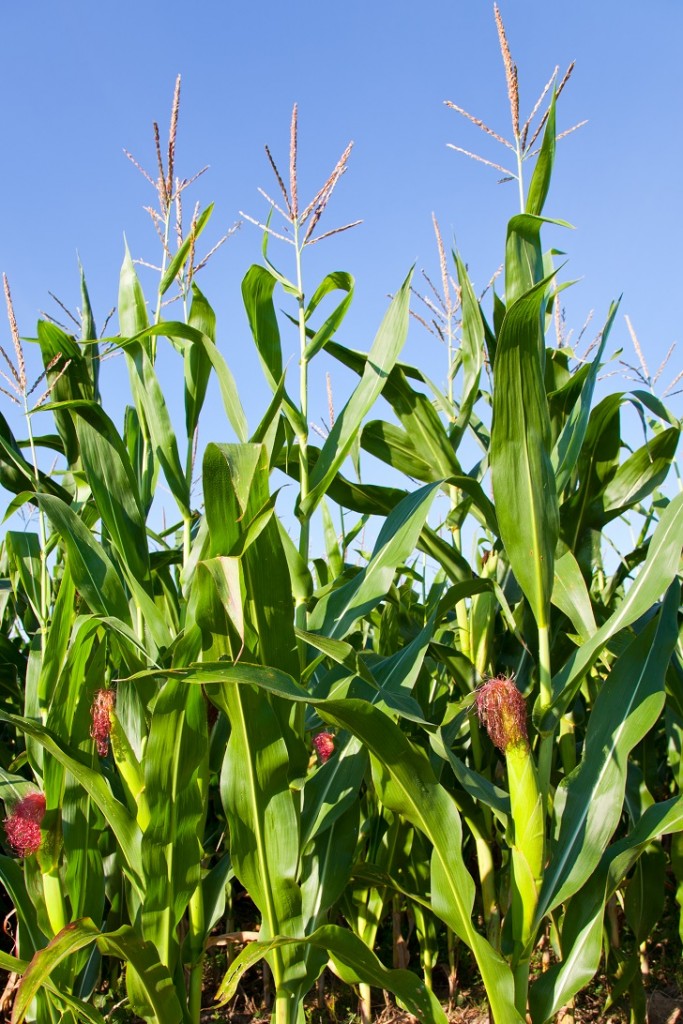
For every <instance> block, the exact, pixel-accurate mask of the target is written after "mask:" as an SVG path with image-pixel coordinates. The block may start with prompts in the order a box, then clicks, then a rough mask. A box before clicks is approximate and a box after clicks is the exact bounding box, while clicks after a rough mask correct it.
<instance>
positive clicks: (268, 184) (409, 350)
mask: <svg viewBox="0 0 683 1024" xmlns="http://www.w3.org/2000/svg"><path fill="white" fill-rule="evenodd" d="M492 6H493V5H492V3H489V2H488V0H486V2H484V0H451V2H448V3H447V2H441V0H422V2H421V3H420V4H414V3H407V2H403V0H398V2H396V0H395V2H392V3H389V2H385V0H365V2H359V0H348V2H347V3H345V4H343V5H341V4H337V5H325V4H321V3H319V2H316V3H313V2H310V0H291V2H290V3H289V5H284V4H281V3H278V4H275V3H273V2H271V0H264V2H262V3H261V4H258V5H256V4H253V5H251V4H247V3H240V4H236V3H232V2H229V0H226V2H224V3H218V2H196V3H195V4H193V5H189V4H181V3H179V2H177V0H166V2H165V3H163V4H160V3H156V2H148V0H137V2H131V0H118V2H116V3H113V2H108V0H101V2H99V3H93V2H84V0H72V2H66V0H61V2H59V0H52V2H47V0H32V2H30V3H29V2H27V3H7V4H4V5H3V8H2V13H1V14H0V26H1V28H2V38H3V41H4V46H3V55H2V62H1V63H0V82H1V87H2V94H3V97H4V102H3V104H2V108H1V112H0V118H1V119H2V136H3V140H4V155H3V161H2V188H1V189H0V224H1V225H2V231H1V232H0V271H4V272H5V273H7V275H8V277H9V280H10V284H11V288H12V293H13V297H14V301H15V307H16V311H17V316H18V320H19V326H20V330H21V332H22V333H23V334H26V335H32V334H33V333H34V330H35V321H36V318H37V316H38V313H39V310H41V309H47V310H48V311H50V312H54V313H57V312H58V311H57V310H56V307H55V306H54V305H53V304H52V303H51V300H50V298H49V296H48V291H52V292H54V293H56V294H57V295H58V296H59V297H60V298H61V299H62V300H63V301H64V302H65V303H66V304H67V305H69V306H71V307H75V306H77V304H78V268H77V253H78V254H80V258H81V261H82V263H83V265H84V268H85V271H86V275H87V279H88V283H89V287H90V292H91V298H92V301H93V305H94V307H95V312H96V316H97V318H98V320H99V321H100V322H101V321H102V319H103V318H104V316H105V314H106V313H107V312H108V310H109V309H110V308H111V307H112V306H113V305H114V304H115V302H116V293H117V285H118V273H119V267H120V264H121V259H122V255H123V235H124V232H125V234H126V236H127V238H128V242H129V245H130V247H131V250H132V253H133V255H134V256H135V257H139V258H143V259H147V260H149V261H151V262H154V261H156V260H157V257H158V244H157V242H156V238H155V235H154V232H153V230H152V227H151V223H150V221H149V218H148V217H147V215H146V214H145V213H144V212H143V209H142V208H143V206H144V205H146V204H148V203H151V202H153V200H154V195H153V192H152V190H151V188H150V186H149V184H148V183H147V182H145V180H144V179H143V177H142V176H141V175H140V174H139V173H138V172H137V171H136V170H135V168H134V167H132V165H131V164H130V163H129V162H128V161H127V160H126V159H125V157H124V155H123V148H124V147H125V148H126V149H128V150H130V151H131V152H132V153H133V154H134V155H135V156H136V158H137V159H139V161H140V162H141V163H142V164H143V165H145V166H146V167H148V168H149V169H150V170H152V171H153V170H154V153H153V147H152V136H151V124H152V122H153V120H155V119H156V120H158V121H159V123H160V125H161V130H162V134H165V132H166V130H167V125H168V116H169V108H170V100H171V95H172V91H173V85H174V81H175V76H176V74H178V73H181V74H182V81H183V85H182V107H181V118H180V131H179V139H178V150H177V167H178V171H179V173H180V174H181V175H182V176H189V175H191V174H192V173H194V172H195V171H196V170H198V169H199V168H201V167H202V166H204V165H205V164H208V165H209V166H210V170H209V171H208V172H207V174H206V175H204V176H203V177H202V178H201V179H200V180H199V181H198V182H197V184H196V186H195V187H194V189H193V192H192V193H191V194H190V193H188V200H187V202H188V204H189V203H190V201H191V197H192V196H193V197H194V199H196V200H198V201H199V202H201V203H202V204H203V205H206V204H207V203H208V202H210V201H212V200H215V202H216V209H215V213H214V217H213V220H212V223H211V225H210V227H209V228H208V229H207V241H208V242H209V243H210V242H211V241H213V240H215V239H216V238H217V237H219V235H220V234H221V233H222V232H223V231H224V230H226V229H227V228H229V227H230V226H231V225H232V224H233V223H234V222H235V221H236V220H238V219H239V211H240V210H244V211H246V212H248V213H250V214H252V215H253V216H255V217H257V218H262V217H263V216H264V215H265V213H266V205H265V202H264V201H263V199H262V198H261V197H260V195H259V194H258V192H257V186H259V185H261V186H263V187H264V188H265V189H266V190H267V191H269V192H271V194H272V193H273V192H274V189H275V187H276V186H274V182H273V179H272V174H271V171H270V168H269V166H268V164H267V161H266V157H265V154H264V149H263V147H264V144H265V143H268V145H269V146H270V148H271V150H272V152H273V154H274V155H275V158H276V159H277V160H278V161H279V163H280V165H281V166H282V168H283V171H284V170H286V167H287V147H288V136H289V119H290V114H291V108H292V104H293V102H294V101H297V102H298V104H299V124H300V135H299V168H300V192H301V194H302V195H303V196H304V197H305V196H306V195H312V194H313V193H314V192H315V191H316V190H317V188H318V187H319V185H320V184H321V183H322V181H323V180H324V179H325V177H326V175H327V174H328V173H329V171H330V170H331V169H332V167H333V166H334V164H335V162H336V160H337V158H338V156H339V155H340V153H341V152H342V150H343V149H344V147H345V145H346V143H347V142H348V141H349V140H350V139H353V140H354V142H355V147H354V151H353V154H352V157H351V161H350V169H349V172H348V174H346V175H345V176H344V178H343V179H342V181H341V182H340V184H339V186H338V188H337V192H336V193H335V196H334V198H333V201H332V203H331V206H330V208H329V210H328V211H327V212H326V214H325V220H324V221H323V223H322V227H327V228H331V227H334V226H336V225H338V224H343V223H345V222H347V221H349V220H355V219H359V218H360V219H362V220H363V224H362V226H361V227H359V228H356V229H354V230H353V231H350V232H348V233H347V234H345V235H341V236H339V237H337V238H334V239H331V240H330V241H329V242H326V243H324V244H322V245H320V246H316V247H314V249H312V250H310V252H311V258H310V261H309V263H308V265H307V267H306V268H305V273H306V280H307V282H308V291H309V293H310V291H312V288H313V287H314V286H315V284H316V283H317V281H318V280H319V278H320V277H321V276H322V274H324V273H325V272H327V271H331V270H339V269H343V270H347V271H349V272H351V273H352V274H354V275H355V276H356V279H357V291H356V299H355V302H354V305H353V307H352V310H351V313H350V314H349V317H348V320H347V323H346V326H345V328H344V331H343V332H342V338H343V340H344V341H345V342H346V343H348V344H349V345H351V346H353V347H359V348H366V347H367V346H368V345H369V344H370V342H371V341H372V337H373V335H374V332H375V330H376V328H377V326H378V324H379V322H380V320H381V317H382V314H383V312H384V309H385V308H386V304H387V294H388V293H389V292H391V291H394V290H395V289H396V288H397V287H398V285H399V284H400V283H401V281H402V280H403V278H404V276H405V274H406V272H407V270H408V268H409V267H410V266H411V264H413V263H414V262H415V263H416V266H417V268H418V271H419V270H420V269H421V268H424V269H426V270H427V272H428V273H429V274H430V275H431V276H432V277H433V278H434V279H436V278H437V277H438V261H437V256H436V250H435V246H434V240H433V231H432V225H431V214H432V212H435V213H436V215H437V217H438V219H439V222H440V224H441V228H442V231H443V233H444V237H445V239H446V241H447V243H450V242H452V240H453V239H455V241H456V243H457V246H458V248H459V250H460V252H461V254H462V256H463V258H464V259H465V260H466V261H467V263H468V265H469V267H470V272H471V276H472V277H473V279H474V281H475V284H476V286H478V287H483V286H484V284H485V283H486V281H487V280H488V279H489V277H490V276H491V274H492V273H493V271H494V270H495V269H496V267H497V266H498V264H499V263H500V262H501V261H502V255H503V245H504V237H505V226H506V222H507V219H508V217H509V216H511V215H512V214H514V213H515V212H516V210H517V206H516V201H517V196H516V190H515V186H514V185H512V184H508V185H498V184H497V183H496V179H497V177H498V175H497V173H496V172H495V171H492V170H491V169H489V168H487V167H484V166H482V165H480V164H476V163H474V162H472V161H469V160H467V159H466V158H465V157H463V156H461V155H459V154H457V153H455V152H453V151H452V150H450V149H448V148H447V143H449V142H450V143H455V144H456V145H460V146H462V147H463V148H466V149H474V150H477V151H478V152H480V153H482V154H483V155H485V156H487V157H489V158H490V159H493V160H499V159H500V158H501V156H505V152H504V151H502V150H501V151H499V149H498V147H497V146H496V145H495V143H492V141H491V140H489V139H487V138H485V137H484V136H483V135H481V134H480V133H479V132H478V131H477V129H476V128H475V127H474V126H473V125H471V124H469V123H468V122H467V121H465V120H464V119H463V118H461V117H459V116H458V115H457V114H456V113H455V112H453V111H452V110H449V109H447V108H446V107H445V106H444V102H443V101H444V100H446V99H450V100H452V101H454V102H456V103H458V104H459V105H461V106H462V107H464V108H465V109H466V110H468V111H470V112H471V113H472V114H474V115H476V116H479V117H481V118H483V119H484V120H485V121H486V122H487V123H488V124H490V125H491V127H492V128H494V129H495V130H497V131H499V132H501V133H502V134H504V135H509V134H510V126H509V121H510V116H509V107H508V102H507V97H506V91H505V79H504V74H503V68H502V63H501V58H500V53H499V50H498V43H497V36H496V29H495V23H494V19H493V9H492ZM500 8H501V11H502V15H503V18H504V21H505V24H506V28H507V33H508V38H509V42H510V46H511V50H512V55H513V58H514V59H515V61H516V63H517V65H518V68H519V77H520V88H521V99H522V114H523V116H524V115H525V114H526V113H527V112H528V111H529V110H530V109H531V107H532V106H533V103H534V101H535V100H536V97H537V95H538V93H539V92H540V90H541V88H542V86H543V85H544V83H545V82H546V80H547V79H548V77H549V75H550V74H551V72H552V70H553V68H554V66H555V65H556V64H557V65H559V66H560V69H561V73H562V72H563V71H564V69H565V68H566V67H567V65H568V64H569V62H570V61H571V60H574V59H575V60H576V69H575V72H574V75H573V78H572V81H571V82H570V84H569V86H568V88H567V90H566V92H565V93H564V94H563V96H562V98H561V100H560V103H559V109H558V128H559V130H560V131H562V130H565V129H567V128H569V127H571V126H572V125H573V124H575V123H576V122H577V121H580V120H583V119H584V118H587V119H588V124H587V125H586V126H585V127H584V128H582V129H581V130H580V131H579V132H577V133H575V134H573V135H571V136H570V137H569V138H567V139H566V140H564V141H562V142H561V143H560V144H559V147H558V157H557V169H556V174H555V179H554V183H553V186H552V188H551V193H550V197H549V200H548V202H547V205H546V213H547V214H548V216H551V217H558V218H562V219H564V220H567V221H569V222H571V223H572V224H573V225H574V227H575V230H574V231H566V230H560V229H557V228H554V229H551V230H549V231H548V233H547V234H546V238H545V240H546V243H547V244H553V245H556V246H557V247H558V248H562V249H564V250H565V251H566V253H567V255H568V258H569V263H568V265H567V268H566V271H565V278H571V279H580V281H579V283H578V284H576V285H575V286H574V287H573V288H571V289H570V290H569V291H568V292H566V293H565V294H566V296H567V299H566V305H567V322H568V326H569V327H575V328H576V329H578V328H580V326H581V324H582V323H583V321H584V319H585V317H586V315H587V314H588V312H589V311H590V310H591V309H594V310H595V319H594V323H595V325H596V327H597V325H598V321H602V320H603V319H604V317H605V315H606V312H607V309H608V306H609V303H610V301H611V300H612V299H613V298H616V297H618V296H619V295H620V294H621V293H623V300H622V306H621V312H622V313H628V314H629V316H630V318H631V320H632V322H633V325H634V327H635V329H636V331H637V333H638V336H639V338H640V341H641V344H642V346H643V350H644V352H645V355H646V358H647V360H648V363H649V365H650V369H651V370H654V369H655V368H656V366H657V365H658V364H659V362H660V361H661V359H662V358H663V357H664V354H665V353H666V351H667V349H668V347H669V345H670V344H671V342H673V341H676V340H677V339H678V338H679V336H680V331H679V281H680V270H679V251H678V249H679V237H680V225H681V223H682V220H683V218H682V213H683V210H682V205H683V197H682V192H681V187H680V167H681V146H682V142H681V139H682V138H683V136H682V133H681V123H680V122H681V111H682V110H683V79H682V77H681V75H680V40H681V38H683V5H681V4H680V2H679V0H651V2H650V3H649V4H648V5H647V11H646V10H645V6H644V5H643V4H640V3H624V2H623V0H600V2H599V3H596V2H595V0H574V2H572V3H566V2H560V0H553V2H548V0H516V2H513V0H500ZM260 242H261V239H260V234H259V232H258V230H257V229H256V228H253V227H251V226H250V225H249V224H245V225H244V226H243V227H242V228H241V229H240V230H239V231H238V232H237V233H236V234H235V235H234V237H232V238H231V239H230V241H229V242H228V243H227V244H226V245H225V246H224V247H223V249H222V250H221V251H220V252H219V253H218V254H217V255H216V257H215V259H214V260H213V261H212V262H211V264H210V265H209V267H208V268H207V269H206V271H204V273H203V278H202V279H200V281H199V283H200V285H201V287H202V289H203V290H204V291H205V293H206V294H207V296H208V297H209V299H210V301H211V302H212V303H213V305H214V306H215V308H216V312H217V315H218V324H219V331H218V333H219V339H218V340H219V344H220V346H221V348H222V350H223V352H224V354H225V355H226V358H227V359H228V362H229V363H230V365H231V367H232V369H233V372H234V373H235V376H236V377H237V380H238V383H239V385H240V388H241V391H242V396H243V400H244V404H245V407H246V409H247V414H248V416H249V420H250V425H255V423H256V422H257V419H258V418H259V416H260V414H261V411H262V409H263V407H264V401H265V399H266V389H265V386H263V385H261V384H260V383H259V382H258V381H259V373H260V371H259V370H258V364H257V362H256V359H255V357H254V355H253V352H252V348H251V343H250V340H249V334H248V329H247V324H246V319H245V317H244V313H243V310H242V306H241V299H240V281H241V278H242V276H243V274H244V272H245V271H246V269H247V268H248V266H249V265H250V263H252V262H257V261H258V260H259V258H260ZM271 255H272V256H273V257H274V258H275V259H276V260H277V261H279V262H280V263H281V264H282V267H283V270H286V271H287V270H289V271H291V263H290V264H288V262H287V261H288V260H289V258H290V253H289V251H284V247H283V250H278V248H277V247H276V246H275V245H273V248H272V249H271ZM141 276H142V280H143V284H144V286H145V288H146V290H148V293H149V295H150V297H151V296H152V295H153V293H154V290H155V282H154V279H153V276H152V275H150V274H149V273H148V272H145V271H141ZM114 324H115V321H114ZM3 334H4V335H5V338H6V340H7V339H8V335H7V332H6V331H4V332H3ZM619 346H623V347H624V349H625V352H626V357H627V358H628V359H629V360H630V361H632V360H633V359H634V354H633V352H632V349H631V348H630V341H629V339H628V333H627V330H626V327H625V324H624V321H623V317H620V318H619V320H618V321H617V324H616V328H615V331H614V334H613V345H612V347H613V348H616V347H619ZM293 351H294V338H292V352H293ZM681 352H683V348H679V349H678V350H677V352H676V353H675V355H674V357H673V359H672V361H671V364H670V368H668V369H667V371H665V373H664V376H663V381H665V382H667V383H668V381H669V380H670V379H671V378H672V377H673V376H674V375H675V374H676V373H677V372H678V371H679V370H680V368H681V367H683V358H681ZM405 359H406V360H407V361H409V362H415V363H419V364H420V365H421V366H422V367H423V368H424V369H425V370H426V371H427V372H428V373H429V374H430V376H432V377H433V378H434V379H435V380H437V381H438V382H442V381H443V379H444V376H445V368H446V360H445V353H444V351H443V349H442V348H441V347H440V346H439V343H438V342H437V341H436V340H434V339H432V338H431V337H429V336H427V335H425V333H424V332H423V331H422V330H421V328H420V327H419V326H418V325H414V327H413V328H411V334H410V337H409V341H408V343H407V346H406V350H405ZM321 365H322V364H321ZM118 372H119V371H118V370H114V369H113V370H112V371H111V382H112V383H111V389H112V393H111V394H110V395H109V396H108V398H109V400H110V401H111V402H112V404H113V406H114V407H116V403H117V401H118V400H119V399H120V395H119V394H118V392H117V389H118V388H119V387H122V388H123V387H125V374H123V375H121V376H120V378H117V374H118ZM162 372H163V370H162ZM169 372H170V371H169ZM335 372H338V371H335ZM108 373H109V371H108ZM105 379H106V375H105ZM170 379H171V378H170V377H169V380H170ZM176 379H179V378H176ZM333 383H334V386H335V389H338V391H336V394H337V401H338V402H339V403H340V404H341V402H342V400H343V398H344V388H345V387H346V383H345V381H344V379H343V378H342V377H338V379H337V378H335V379H334V381H333ZM612 383H613V384H614V386H615V387H619V388H622V389H626V388H627V387H628V386H629V383H628V382H627V381H621V382H620V381H618V380H617V381H613V382H612ZM167 386H172V385H167ZM316 386H320V387H322V382H321V379H319V380H318V383H317V385H316ZM324 406H325V402H324V401H323V403H322V409H321V414H322V412H324ZM672 407H673V409H674V411H678V412H679V413H680V411H681V398H680V396H679V397H677V398H674V399H672ZM214 422H215V421H214V420H212V423H211V426H210V427H209V428H208V429H209V431H210V430H212V429H215V431H216V433H217V434H219V435H220V436H216V437H214V438H210V437H209V435H208V433H207V432H206V431H207V428H205V436H204V441H207V440H209V439H216V440H230V439H231V435H230V431H229V428H228V427H227V424H226V425H225V426H223V425H222V423H215V427H214Z"/></svg>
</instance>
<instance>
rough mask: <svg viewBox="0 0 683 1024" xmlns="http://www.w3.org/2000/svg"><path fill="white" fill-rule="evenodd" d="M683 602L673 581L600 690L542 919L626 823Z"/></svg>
mask: <svg viewBox="0 0 683 1024" xmlns="http://www.w3.org/2000/svg"><path fill="white" fill-rule="evenodd" d="M679 600H680V586H679V585H677V584H676V583H674V584H672V586H671V588H670V589H669V592H668V594H667V597H666V599H665V601H664V604H663V605H662V610H661V612H660V614H659V615H658V616H657V617H656V618H655V619H653V620H651V622H649V623H648V625H647V626H646V627H645V628H644V629H643V631H642V633H640V635H639V636H637V637H636V638H635V640H633V641H632V643H631V644H629V646H628V647H627V649H626V650H625V651H624V653H623V654H622V655H621V657H620V658H618V659H617V661H616V662H615V663H614V666H613V668H612V671H611V672H610V675H609V677H608V678H607V680H606V681H605V682H604V683H603V684H602V687H601V689H600V691H599V693H598V697H597V699H596V701H595V704H594V706H593V710H592V712H591V716H590V718H589V721H588V728H587V731H586V741H585V747H584V752H583V757H582V759H581V763H580V764H579V766H578V767H577V768H576V769H575V770H574V771H573V772H572V773H571V775H569V776H567V778H566V779H563V780H562V781H561V782H560V785H559V786H558V788H557V791H556V794H555V816H556V820H557V828H556V832H557V835H556V839H555V843H554V848H553V850H552V854H551V857H550V861H549V863H548V865H547V867H546V869H545V876H544V880H543V885H542V888H541V893H540V896H539V906H538V913H537V920H538V921H539V922H540V920H541V919H542V918H543V916H544V915H545V914H546V913H547V912H548V911H550V910H552V909H553V908H554V907H556V906H559V905H560V903H562V902H564V901H565V900H566V899H567V898H568V897H569V896H571V895H573V893H575V892H576V891H577V890H578V889H579V888H580V887H581V886H582V885H583V884H584V882H585V881H586V880H587V879H588V878H589V877H590V875H591V874H592V872H593V871H594V870H595V868H596V867H597V864H598V863H599V861H600V858H601V857H602V854H603V852H604V850H605V848H606V847H607V844H608V842H609V840H610V839H611V837H612V834H613V832H614V830H615V829H616V827H617V825H618V823H619V819H620V817H621V810H622V804H623V800H624V793H625V789H626V767H627V763H628V757H629V754H630V752H631V750H632V749H633V747H634V746H635V745H636V743H638V742H639V741H640V740H641V739H642V738H643V736H644V735H645V734H646V733H647V732H648V730H649V729H650V728H651V727H652V726H653V725H654V723H655V722H656V721H657V719H658V718H659V715H660V713H661V711H662V708H663V706H664V675H665V672H666V669H667V665H668V662H669V658H670V657H671V652H672V651H673V649H674V647H675V645H676V641H677V637H678V630H677V623H676V614H677V609H678V603H679Z"/></svg>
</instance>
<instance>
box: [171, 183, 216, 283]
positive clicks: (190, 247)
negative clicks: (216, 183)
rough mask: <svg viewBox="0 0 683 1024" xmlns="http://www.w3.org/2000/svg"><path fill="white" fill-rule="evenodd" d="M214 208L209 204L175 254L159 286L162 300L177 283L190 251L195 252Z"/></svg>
mask: <svg viewBox="0 0 683 1024" xmlns="http://www.w3.org/2000/svg"><path fill="white" fill-rule="evenodd" d="M213 206H214V204H213V203H209V205H208V206H207V208H206V209H205V210H202V212H201V213H200V215H199V217H198V218H197V221H196V223H194V224H193V225H192V230H191V231H190V233H189V235H188V236H187V238H185V239H184V240H183V242H182V244H181V245H180V246H179V247H178V251H177V252H176V253H175V255H174V256H173V259H172V260H171V262H170V263H169V265H168V267H167V268H166V273H165V274H164V276H163V277H162V279H161V282H160V284H159V297H160V298H161V296H162V295H165V294H166V292H167V291H168V289H169V288H170V287H171V285H172V284H173V282H174V281H175V279H176V277H177V276H178V274H179V273H180V271H181V270H182V268H183V265H184V263H185V260H186V259H187V257H188V255H189V254H190V251H192V252H194V244H195V242H196V241H197V239H198V238H199V236H200V235H201V233H202V231H203V230H204V228H205V227H206V224H207V222H208V220H209V217H210V216H211V214H212V213H213Z"/></svg>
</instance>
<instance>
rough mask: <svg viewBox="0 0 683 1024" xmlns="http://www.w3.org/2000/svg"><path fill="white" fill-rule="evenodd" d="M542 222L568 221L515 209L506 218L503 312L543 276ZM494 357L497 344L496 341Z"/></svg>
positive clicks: (564, 225)
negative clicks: (511, 214) (510, 215)
mask: <svg viewBox="0 0 683 1024" xmlns="http://www.w3.org/2000/svg"><path fill="white" fill-rule="evenodd" d="M544 224H557V225H559V226H560V227H565V228H569V227H571V224H567V223H566V221H562V220H548V218H546V217H537V216H532V215H531V214H530V213H518V214H517V215H516V216H515V217H511V218H510V221H509V223H508V233H507V240H506V244H505V306H506V307H507V312H506V313H505V315H506V316H507V314H508V313H509V312H510V307H511V306H512V305H513V303H514V302H516V301H517V300H518V299H521V298H522V296H523V295H526V293H527V292H529V291H531V289H532V288H534V287H535V286H536V285H538V284H540V283H541V281H542V280H543V278H544V276H545V272H544V264H543V250H542V249H541V228H542V227H543V225H544ZM504 309H505V307H503V309H500V310H499V313H502V312H503V310H504ZM503 322H504V321H503ZM496 334H497V335H498V338H500V331H496ZM497 358H498V347H497V345H496V359H497ZM494 365H495V364H494Z"/></svg>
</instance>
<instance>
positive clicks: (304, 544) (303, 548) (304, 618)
mask: <svg viewBox="0 0 683 1024" xmlns="http://www.w3.org/2000/svg"><path fill="white" fill-rule="evenodd" d="M293 226H294V251H295V252H296V287H297V297H296V298H297V306H298V320H299V351H300V356H299V401H300V405H301V419H302V421H303V425H304V427H303V430H304V432H303V433H302V434H301V435H300V437H299V472H300V480H299V500H300V501H303V500H304V499H305V498H306V497H307V496H308V359H307V357H306V355H305V352H306V308H305V299H304V289H303V275H302V270H301V254H302V252H303V246H300V245H299V223H298V220H297V218H296V217H294V218H293ZM300 523H301V530H300V533H299V554H300V556H301V559H302V561H303V563H304V565H306V566H307V565H308V552H309V544H310V516H309V514H308V513H306V514H305V515H301V516H300ZM295 615H296V624H297V626H298V627H299V629H306V626H307V623H308V614H307V610H306V604H305V601H303V600H301V599H300V600H299V602H298V603H297V606H296V612H295ZM301 655H302V658H303V648H302V651H301ZM302 667H303V664H302Z"/></svg>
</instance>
